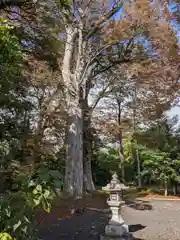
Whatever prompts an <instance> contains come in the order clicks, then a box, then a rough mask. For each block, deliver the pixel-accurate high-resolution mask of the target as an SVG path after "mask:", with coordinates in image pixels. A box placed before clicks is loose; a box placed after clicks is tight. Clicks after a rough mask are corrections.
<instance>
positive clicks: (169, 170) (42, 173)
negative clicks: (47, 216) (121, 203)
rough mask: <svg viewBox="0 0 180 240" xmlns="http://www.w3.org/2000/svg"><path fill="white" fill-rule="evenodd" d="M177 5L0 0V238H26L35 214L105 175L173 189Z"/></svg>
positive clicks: (32, 232)
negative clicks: (169, 113)
mask: <svg viewBox="0 0 180 240" xmlns="http://www.w3.org/2000/svg"><path fill="white" fill-rule="evenodd" d="M179 6H180V4H179V2H178V0H177V1H163V0H162V1H161V0H156V1H153V2H151V1H148V0H136V1H126V0H124V1H122V0H121V1H118V0H117V1H114V0H113V1H95V0H87V1H86V0H84V1H80V0H77V1H71V0H67V1H66V0H48V1H44V0H37V1H31V0H28V1H23V0H16V1H13V0H4V1H1V2H0V11H1V13H0V16H1V17H0V69H1V70H0V71H1V72H0V166H1V167H0V171H1V172H0V179H1V181H0V190H1V192H2V197H1V199H0V201H1V204H0V219H1V220H0V232H1V235H0V238H1V237H4V238H3V239H9V240H10V239H13V240H14V239H22V240H23V239H26V240H27V239H36V238H35V236H36V235H37V229H36V221H35V213H36V209H39V208H43V209H44V210H45V211H47V212H49V211H50V210H51V202H52V201H53V199H55V198H56V197H57V195H62V194H63V193H66V194H67V195H68V196H71V197H75V198H82V197H83V196H84V195H85V194H87V193H88V194H89V193H92V192H93V191H95V189H96V187H99V186H102V185H104V184H106V183H107V181H109V180H110V178H111V174H112V173H113V172H114V171H117V172H118V174H119V177H120V179H121V180H122V181H123V182H124V183H126V184H132V185H135V186H137V187H139V188H142V187H143V186H152V185H156V186H158V187H163V189H164V194H165V195H166V194H168V190H171V189H173V192H174V193H175V194H176V193H177V186H178V182H179V177H180V176H179V164H180V158H179V154H180V152H179V140H180V138H179V133H180V128H179V126H178V124H179V123H178V120H177V119H175V118H172V119H168V118H167V117H166V112H167V111H168V110H169V109H171V108H172V107H174V106H178V105H179V100H178V97H179V77H180V65H179V64H180V58H179V24H180V20H179ZM114 146H115V147H114ZM22 206H24V207H23V209H22Z"/></svg>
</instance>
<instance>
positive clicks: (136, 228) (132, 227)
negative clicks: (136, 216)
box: [129, 224, 146, 233]
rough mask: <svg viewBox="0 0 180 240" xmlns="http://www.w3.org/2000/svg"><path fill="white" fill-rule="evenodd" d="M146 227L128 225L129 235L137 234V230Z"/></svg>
mask: <svg viewBox="0 0 180 240" xmlns="http://www.w3.org/2000/svg"><path fill="white" fill-rule="evenodd" d="M145 227H146V226H144V225H142V224H135V225H129V231H130V232H131V233H133V232H137V231H139V230H142V229H144V228H145Z"/></svg>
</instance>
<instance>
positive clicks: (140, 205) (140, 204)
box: [126, 200, 153, 211]
mask: <svg viewBox="0 0 180 240" xmlns="http://www.w3.org/2000/svg"><path fill="white" fill-rule="evenodd" d="M126 205H127V206H128V207H130V208H133V209H135V210H139V211H145V210H149V211H150V210H153V207H152V205H151V204H150V203H149V202H148V201H137V200H135V201H132V200H127V201H126Z"/></svg>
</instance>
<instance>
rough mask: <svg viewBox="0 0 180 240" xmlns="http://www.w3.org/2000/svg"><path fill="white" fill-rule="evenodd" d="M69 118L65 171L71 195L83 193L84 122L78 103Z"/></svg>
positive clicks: (77, 195) (68, 190)
mask: <svg viewBox="0 0 180 240" xmlns="http://www.w3.org/2000/svg"><path fill="white" fill-rule="evenodd" d="M72 108H73V109H71V110H72V111H71V113H70V114H69V119H68V132H67V157H66V171H65V185H66V191H67V192H68V193H69V195H70V196H75V197H82V194H83V142H82V139H83V124H82V110H81V108H80V107H79V105H78V104H77V105H76V106H73V107H72Z"/></svg>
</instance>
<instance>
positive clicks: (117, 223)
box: [101, 173, 132, 240]
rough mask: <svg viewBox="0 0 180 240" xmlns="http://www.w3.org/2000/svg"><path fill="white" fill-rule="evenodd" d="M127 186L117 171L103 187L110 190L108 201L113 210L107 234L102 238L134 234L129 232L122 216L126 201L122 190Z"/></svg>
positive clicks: (125, 236) (121, 239)
mask: <svg viewBox="0 0 180 240" xmlns="http://www.w3.org/2000/svg"><path fill="white" fill-rule="evenodd" d="M127 188H128V187H126V186H125V185H124V184H121V183H120V181H119V179H118V176H117V174H116V173H114V174H113V176H112V180H111V182H110V183H109V184H107V186H106V187H103V188H102V190H104V191H108V192H110V197H109V198H108V200H107V203H108V205H109V207H110V210H111V212H112V217H111V219H110V221H109V223H108V225H107V226H106V227H105V235H104V236H101V240H113V239H116V240H125V239H128V240H129V239H132V235H131V234H129V228H128V225H126V224H125V222H124V220H123V218H122V216H121V207H122V205H124V203H125V202H124V201H123V200H122V190H123V189H127Z"/></svg>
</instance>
